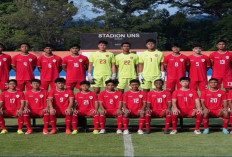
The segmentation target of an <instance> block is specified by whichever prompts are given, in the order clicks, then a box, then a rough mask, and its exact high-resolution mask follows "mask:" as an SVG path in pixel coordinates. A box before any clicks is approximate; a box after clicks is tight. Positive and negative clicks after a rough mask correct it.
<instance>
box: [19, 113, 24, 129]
mask: <svg viewBox="0 0 232 157" xmlns="http://www.w3.org/2000/svg"><path fill="white" fill-rule="evenodd" d="M18 125H19V127H18V130H22V129H23V116H19V117H18Z"/></svg>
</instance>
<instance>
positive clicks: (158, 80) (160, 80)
mask: <svg viewBox="0 0 232 157" xmlns="http://www.w3.org/2000/svg"><path fill="white" fill-rule="evenodd" d="M156 82H162V83H164V81H163V80H162V79H157V80H155V81H154V83H156Z"/></svg>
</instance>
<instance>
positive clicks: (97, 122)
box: [93, 114, 99, 130]
mask: <svg viewBox="0 0 232 157" xmlns="http://www.w3.org/2000/svg"><path fill="white" fill-rule="evenodd" d="M93 124H94V130H98V128H99V115H98V114H95V115H94V116H93Z"/></svg>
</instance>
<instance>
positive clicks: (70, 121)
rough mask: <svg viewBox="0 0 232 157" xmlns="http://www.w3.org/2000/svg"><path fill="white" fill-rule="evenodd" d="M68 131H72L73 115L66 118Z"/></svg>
mask: <svg viewBox="0 0 232 157" xmlns="http://www.w3.org/2000/svg"><path fill="white" fill-rule="evenodd" d="M65 123H66V130H71V124H72V115H66V116H65Z"/></svg>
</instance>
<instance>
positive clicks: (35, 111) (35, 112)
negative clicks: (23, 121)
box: [29, 109, 44, 117]
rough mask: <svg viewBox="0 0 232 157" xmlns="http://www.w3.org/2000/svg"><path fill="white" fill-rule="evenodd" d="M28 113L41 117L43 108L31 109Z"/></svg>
mask: <svg viewBox="0 0 232 157" xmlns="http://www.w3.org/2000/svg"><path fill="white" fill-rule="evenodd" d="M29 114H30V116H32V117H43V115H44V112H43V109H42V110H32V109H31V112H30V113H29Z"/></svg>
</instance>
